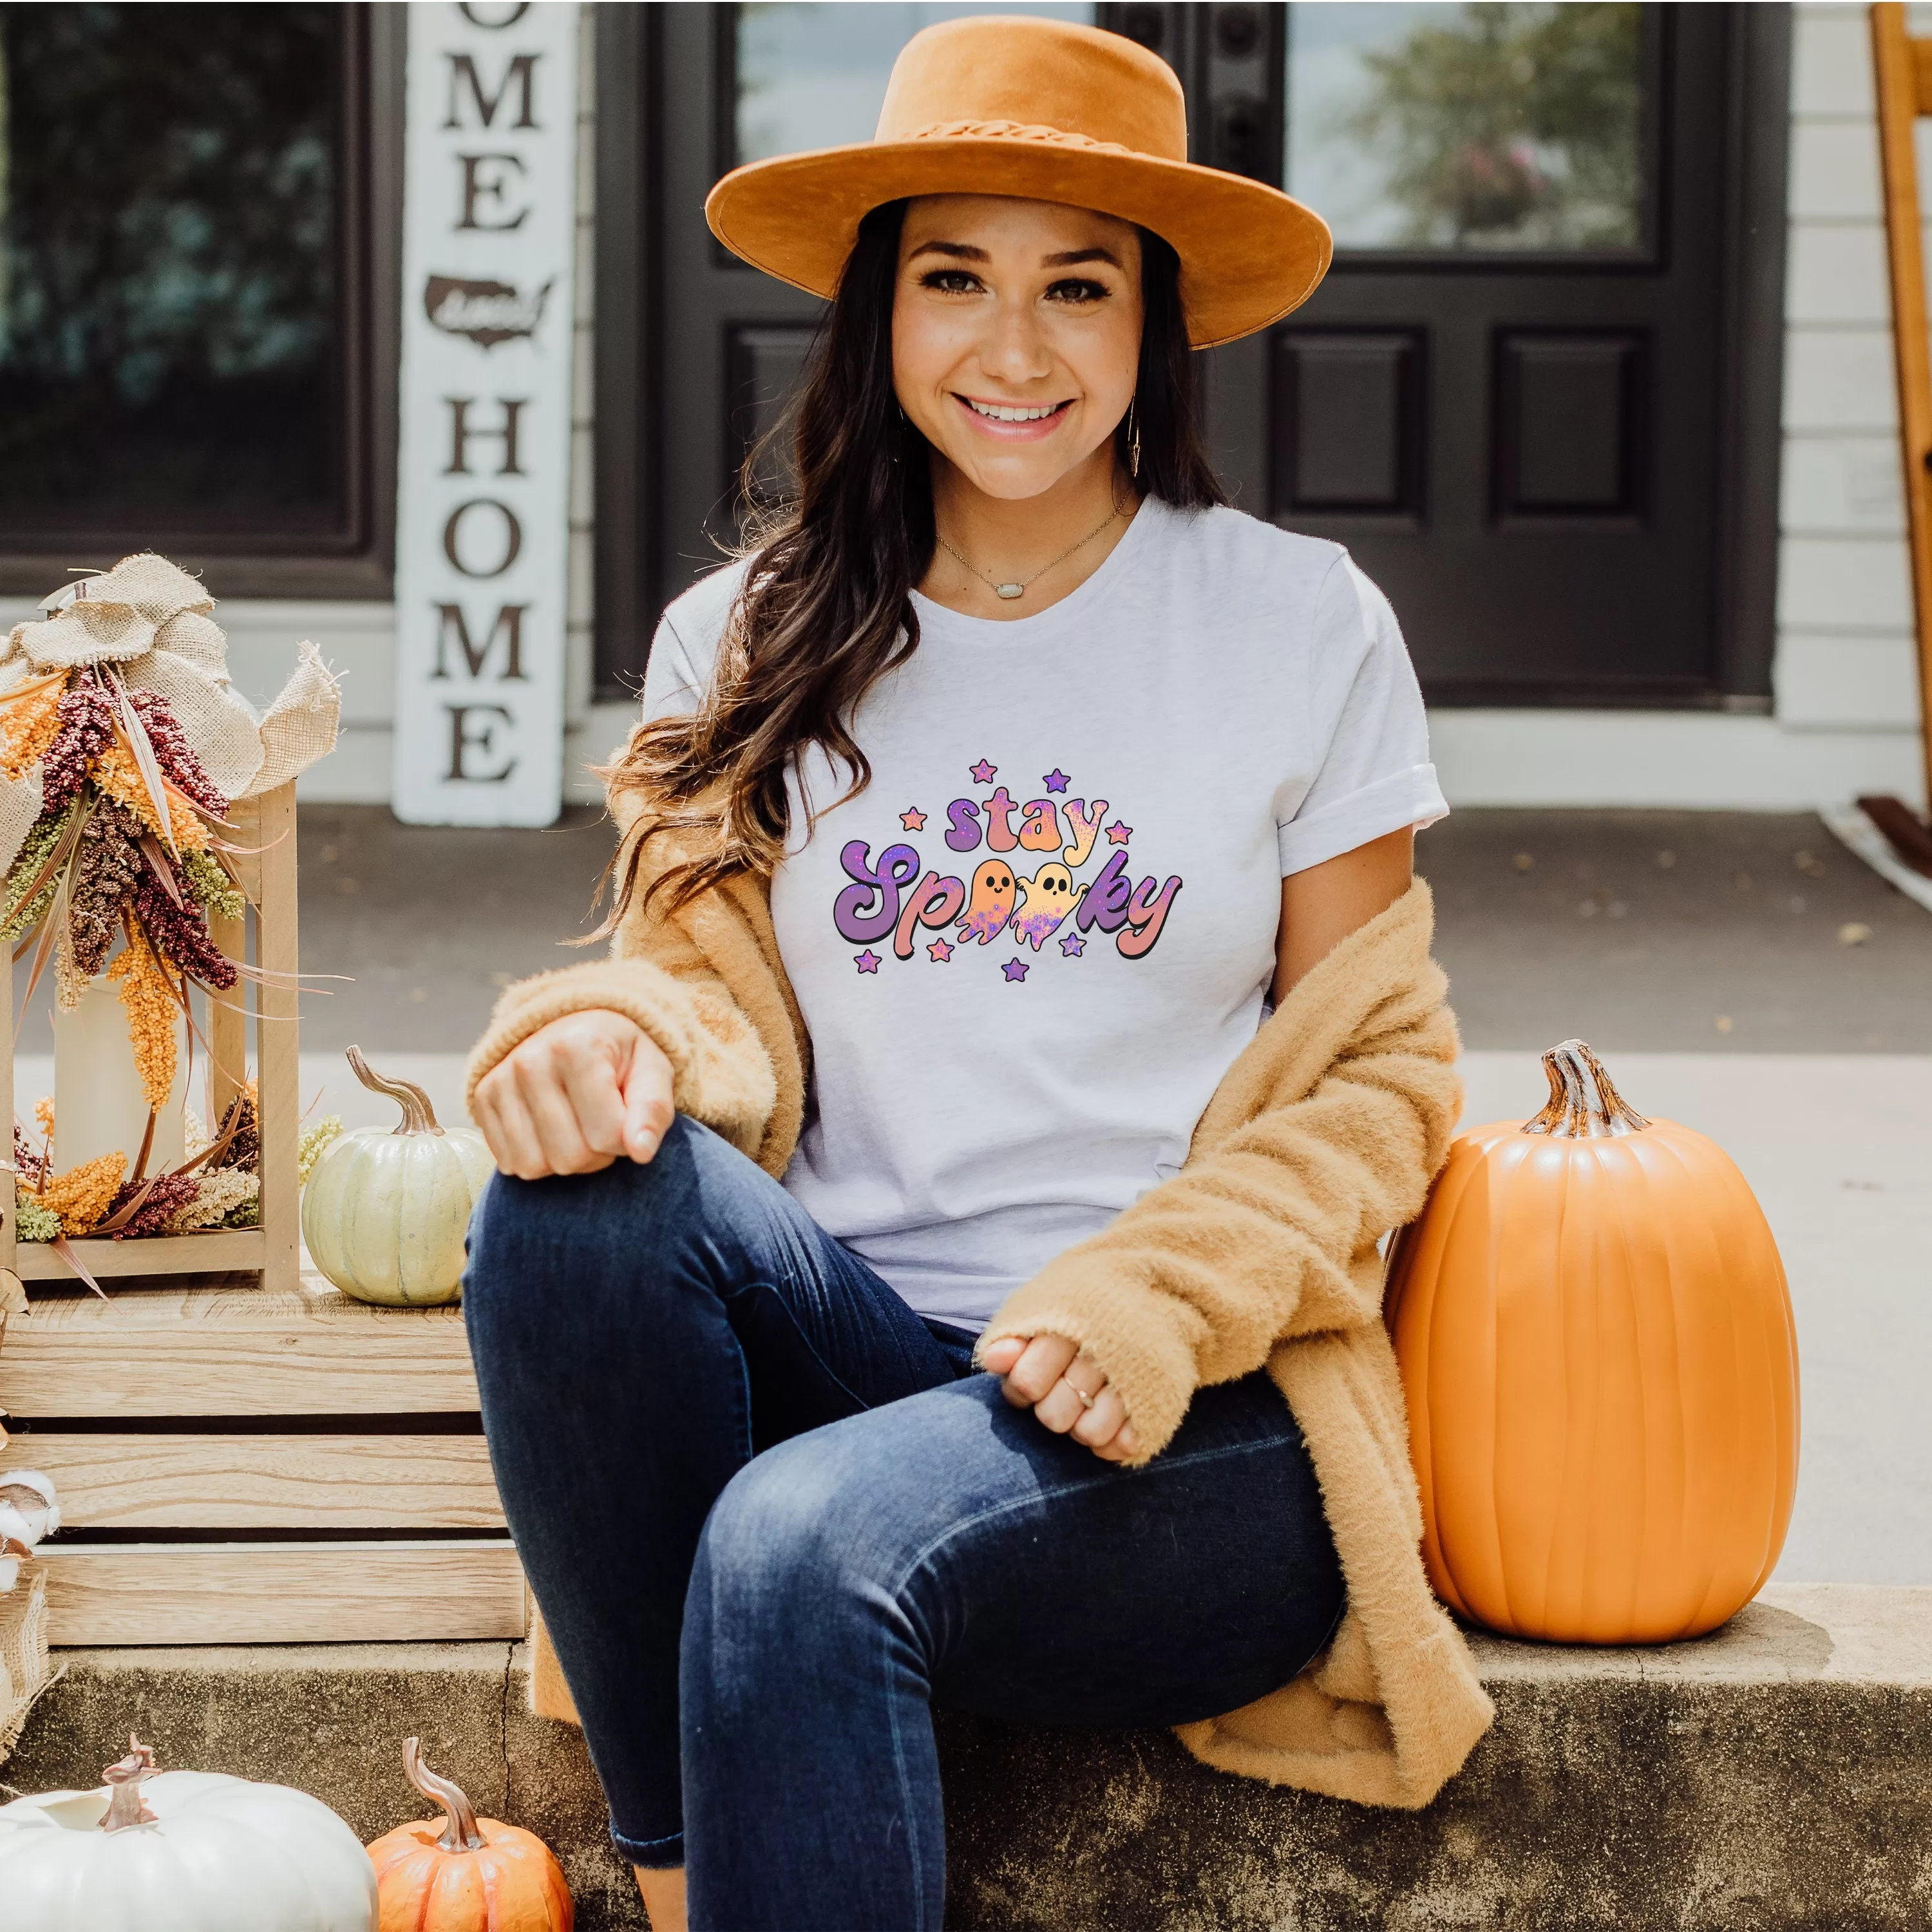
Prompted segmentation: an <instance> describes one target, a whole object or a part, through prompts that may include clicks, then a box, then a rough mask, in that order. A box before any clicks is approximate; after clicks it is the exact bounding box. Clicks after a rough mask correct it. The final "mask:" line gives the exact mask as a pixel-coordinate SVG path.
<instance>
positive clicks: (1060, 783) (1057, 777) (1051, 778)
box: [1040, 765, 1073, 791]
mask: <svg viewBox="0 0 1932 1932" xmlns="http://www.w3.org/2000/svg"><path fill="white" fill-rule="evenodd" d="M1040 783H1041V784H1043V785H1045V786H1046V788H1047V790H1049V791H1064V790H1066V789H1067V787H1068V786H1069V785H1070V784H1072V783H1073V780H1072V779H1071V778H1069V777H1068V776H1067V774H1066V773H1065V772H1063V771H1062V770H1061V769H1060V767H1059V766H1058V765H1055V766H1054V768H1053V769H1052V771H1050V772H1048V773H1047V775H1046V777H1045V778H1042V779H1041V780H1040Z"/></svg>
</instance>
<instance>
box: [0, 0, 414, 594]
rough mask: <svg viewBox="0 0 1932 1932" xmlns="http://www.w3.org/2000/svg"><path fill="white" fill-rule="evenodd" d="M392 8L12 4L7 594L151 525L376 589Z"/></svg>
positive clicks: (169, 541)
mask: <svg viewBox="0 0 1932 1932" xmlns="http://www.w3.org/2000/svg"><path fill="white" fill-rule="evenodd" d="M392 11H393V10H391V9H388V8H378V7H367V6H360V5H329V4H323V0H290V4H287V5H278V6H275V7H262V6H258V5H172V4H163V5H140V6H136V5H114V4H69V0H48V3H46V4H40V5H5V6H0V589H5V590H6V591H8V592H15V593H18V592H23V591H34V590H40V591H44V590H46V589H48V588H50V587H51V586H52V583H53V582H55V581H58V577H59V574H60V572H61V571H62V570H63V569H64V568H66V567H67V566H68V565H96V566H98V565H105V564H108V563H111V562H113V560H114V559H115V556H118V555H120V554H122V553H124V552H126V551H127V550H134V549H139V548H143V547H149V546H152V547H156V548H160V549H165V550H167V551H168V552H169V553H170V554H171V555H175V556H180V557H181V559H183V560H184V561H190V560H192V561H193V562H196V563H197V564H198V563H199V562H203V561H212V560H214V559H237V560H238V563H237V564H236V565H231V566H230V567H229V568H226V570H225V571H224V572H223V579H222V583H223V587H225V588H226V589H227V590H228V592H229V594H231V595H234V594H242V595H250V594H253V595H276V594H283V595H325V596H326V595H386V594H387V588H388V550H389V542H390V536H389V529H388V528H387V525H388V523H389V510H388V507H387V504H386V500H385V499H386V496H389V495H392V491H393V484H392V482H389V484H388V486H387V489H385V488H384V487H382V486H383V484H384V483H385V481H386V479H384V478H382V477H380V475H379V474H378V468H379V459H386V460H391V461H392V460H393V459H392V458H391V457H388V455H387V452H384V451H382V450H381V449H379V443H380V440H381V439H380V437H379V434H378V431H379V429H380V428H382V427H383V425H384V423H385V419H386V417H387V416H388V415H389V413H391V410H392V405H391V406H390V407H389V408H386V407H384V399H383V398H380V396H379V395H378V391H379V389H380V388H381V387H382V386H383V381H384V379H385V378H386V381H387V383H388V384H389V386H391V387H392V386H393V382H394V358H393V354H391V355H390V356H389V357H388V358H387V360H386V366H385V363H384V362H383V359H380V358H379V356H378V354H377V350H378V349H379V347H380V338H381V337H383V336H384V335H389V336H391V337H392V335H393V331H392V328H386V327H385V326H383V320H382V319H381V312H382V309H383V303H382V302H380V300H379V299H378V291H379V287H380V284H382V283H383V281H386V277H384V276H383V275H382V273H381V272H380V255H381V253H382V248H380V247H379V245H378V244H379V237H378V236H377V233H376V232H375V231H376V229H377V228H378V227H379V226H380V227H381V228H383V229H386V230H389V231H391V232H389V233H386V234H385V235H384V236H382V237H381V238H380V241H381V242H382V244H383V245H385V246H392V245H393V240H394V236H393V229H394V226H395V222H394V213H393V211H392V210H390V209H387V208H382V209H380V210H379V209H378V208H377V205H376V202H377V197H375V196H372V194H371V163H372V160H377V159H378V158H379V151H380V149H381V148H383V147H384V146H386V145H389V146H392V145H393V136H392V134H391V133H389V130H387V129H386V127H378V126H377V121H378V119H379V118H380V117H378V116H377V115H374V114H373V113H372V111H371V92H372V87H371V83H372V68H374V65H376V63H375V61H374V58H372V55H373V54H374V43H376V42H377V41H379V40H383V38H384V36H385V35H386V34H387V35H389V37H391V38H393V37H395V24H396V23H394V22H392V21H389V20H385V19H384V18H383V16H385V15H386V14H389V13H391V12H392ZM397 65H398V68H399V65H400V63H399V62H398V64H397ZM390 165H391V166H392V167H393V163H390ZM379 213H380V216H381V217H382V218H381V220H380V221H377V220H372V218H371V217H372V214H379ZM244 559H245V560H246V561H245V562H240V561H239V560H244ZM49 569H51V570H52V572H53V575H52V577H51V578H49V577H48V571H49Z"/></svg>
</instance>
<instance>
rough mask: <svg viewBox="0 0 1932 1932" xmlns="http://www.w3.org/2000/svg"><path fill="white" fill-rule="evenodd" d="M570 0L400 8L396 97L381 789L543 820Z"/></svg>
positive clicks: (559, 480)
mask: <svg viewBox="0 0 1932 1932" xmlns="http://www.w3.org/2000/svg"><path fill="white" fill-rule="evenodd" d="M581 17H582V9H581V8H580V7H578V6H577V5H574V0H554V4H547V5H541V6H534V5H520V4H517V0H460V4H449V0H417V4H416V5H412V6H411V7H410V8H409V10H408V19H409V37H410V38H409V65H408V71H407V78H406V83H405V87H404V95H405V109H404V118H405V122H406V135H405V139H404V214H403V290H402V336H403V364H402V377H401V383H402V389H401V393H402V410H401V446H400V450H399V454H398V477H397V490H396V496H397V508H396V652H395V666H396V682H395V738H394V745H395V751H394V757H393V763H392V772H391V783H390V798H391V802H392V804H393V805H394V806H395V811H396V815H397V816H398V817H399V818H401V819H404V820H406V821H407V822H408V823H411V824H416V825H547V824H549V823H551V822H552V821H553V820H554V819H555V818H556V814H557V811H558V809H559V806H560V805H561V804H562V795H563V778H564V766H563V741H564V724H565V719H564V709H563V705H564V691H565V641H566V637H567V635H568V631H567V619H568V610H567V608H566V600H567V595H568V570H567V568H566V565H567V562H568V546H569V517H570V365H571V318H572V316H573V314H574V311H575V307H576V305H575V302H574V299H573V296H572V287H571V285H572V281H573V279H574V273H575V260H574V239H575V235H576V221H577V210H576V200H575V196H576V182H577V79H578V68H577V46H578V36H579V34H580V31H582V19H581Z"/></svg>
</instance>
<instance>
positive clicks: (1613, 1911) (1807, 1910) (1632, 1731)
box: [0, 1585, 1932, 1932]
mask: <svg viewBox="0 0 1932 1932" xmlns="http://www.w3.org/2000/svg"><path fill="white" fill-rule="evenodd" d="M1477 1654H1478V1660H1479V1662H1480V1664H1481V1669H1482V1672H1483V1675H1484V1680H1485V1682H1487V1684H1488V1685H1490V1689H1491V1691H1492V1692H1493V1694H1494V1696H1495V1697H1496V1702H1497V1704H1498V1706H1499V1711H1500V1714H1501V1715H1500V1718H1499V1722H1498V1724H1497V1725H1496V1729H1495V1730H1494V1731H1493V1733H1491V1735H1490V1736H1489V1737H1488V1738H1487V1739H1485V1740H1484V1742H1483V1744H1482V1745H1481V1746H1480V1747H1479V1748H1478V1751H1477V1752H1476V1754H1475V1757H1473V1758H1472V1760H1471V1762H1470V1763H1469V1766H1468V1767H1467V1768H1466V1770H1465V1771H1464V1772H1463V1775H1461V1776H1460V1778H1457V1780H1456V1781H1454V1783H1453V1784H1451V1786H1450V1787H1449V1788H1448V1790H1447V1791H1446V1792H1445V1793H1444V1794H1443V1796H1442V1798H1441V1799H1439V1800H1438V1801H1437V1802H1436V1805H1433V1807H1432V1808H1430V1810H1429V1811H1427V1812H1425V1813H1422V1814H1416V1815H1409V1814H1397V1813H1391V1812H1373V1811H1364V1810H1361V1809H1359V1808H1355V1807H1353V1806H1350V1805H1342V1804H1338V1803H1335V1802H1331V1801H1328V1800H1325V1799H1316V1798H1310V1797H1307V1796H1304V1795H1303V1794H1301V1793H1295V1792H1290V1791H1282V1790H1270V1789H1268V1787H1265V1786H1262V1785H1258V1784H1253V1783H1251V1782H1250V1781H1246V1780H1244V1779H1239V1778H1229V1777H1226V1776H1223V1775H1220V1774H1219V1773H1217V1772H1211V1771H1208V1770H1206V1769H1203V1768H1202V1766H1199V1765H1198V1764H1196V1763H1194V1762H1193V1760H1191V1759H1190V1758H1189V1757H1187V1754H1185V1753H1184V1751H1182V1750H1181V1748H1180V1746H1179V1745H1178V1744H1176V1743H1175V1741H1174V1740H1173V1739H1172V1738H1170V1737H1169V1736H1166V1734H1165V1733H1118V1734H1106V1735H1097V1734H1091V1733H1052V1732H1028V1731H1019V1730H1011V1729H1009V1728H1007V1727H1003V1726H999V1725H995V1724H986V1723H982V1722H979V1721H974V1720H970V1719H962V1718H958V1717H956V1716H950V1717H948V1718H946V1719H945V1720H944V1724H943V1729H942V1739H943V1743H944V1750H945V1754H946V1760H947V1802H948V1830H949V1833H950V1840H951V1864H952V1870H953V1882H952V1900H951V1906H950V1910H949V1912H948V1914H947V1924H948V1925H949V1926H950V1927H954V1928H956V1932H995V1928H997V1932H1022V1928H1024V1932H1290V1928H1293V1932H1370V1928H1375V1932H1437V1928H1446V1927H1455V1928H1457V1929H1458V1932H1463V1928H1472V1932H1473V1928H1484V1932H1488V1928H1496V1932H1666V1928H1667V1932H1894V1928H1896V1932H1918V1928H1923V1927H1925V1926H1926V1925H1927V1924H1932V1852H1928V1851H1927V1846H1932V1590H1926V1589H1884V1588H1878V1587H1867V1586H1829V1585H1818V1586H1806V1585H1786V1586H1777V1587H1775V1588H1774V1589H1772V1590H1770V1591H1769V1592H1766V1595H1765V1596H1764V1597H1763V1598H1762V1599H1760V1601H1758V1602H1757V1604H1753V1605H1752V1606H1751V1607H1750V1608H1748V1610H1745V1611H1744V1612H1742V1613H1741V1614H1740V1615H1739V1616H1737V1617H1736V1618H1735V1619H1733V1621H1732V1622H1731V1623H1730V1625H1727V1626H1726V1628H1724V1630H1722V1631H1718V1632H1717V1633H1716V1634H1714V1635H1713V1636H1712V1637H1708V1638H1706V1639H1705V1640H1702V1641H1701V1642H1699V1643H1690V1644H1682V1645H1676V1646H1671V1647H1670V1648H1668V1649H1661V1650H1652V1651H1641V1652H1640V1651H1577V1650H1568V1649H1550V1648H1546V1647H1543V1646H1532V1645H1525V1644H1512V1643H1503V1642H1501V1641H1499V1640H1495V1639H1493V1638H1487V1637H1485V1638H1480V1639H1478V1640H1477ZM64 1661H65V1663H66V1665H67V1675H66V1676H65V1678H64V1679H62V1682H60V1683H59V1684H58V1685H55V1688H53V1689H52V1691H49V1694H47V1696H46V1698H45V1699H44V1700H43V1701H42V1703H41V1704H40V1706H39V1707H38V1709H37V1710H36V1711H35V1712H34V1716H33V1718H32V1719H31V1721H30V1723H29V1724H28V1729H27V1732H26V1736H25V1737H24V1738H23V1739H22V1741H21V1743H20V1748H19V1750H18V1751H17V1753H16V1754H15V1756H14V1757H13V1759H12V1760H11V1761H10V1763H8V1764H7V1766H5V1768H4V1769H0V1777H3V1778H5V1780H6V1781H8V1782H9V1783H10V1784H13V1785H15V1786H17V1787H18V1788H20V1790H46V1789H48V1788H50V1787H56V1786H63V1785H85V1784H92V1783H94V1782H95V1781H96V1780H97V1779H98V1775H99V1770H100V1767H101V1766H102V1765H103V1764H104V1763H107V1761H108V1760H109V1759H110V1757H112V1756H113V1754H114V1753H115V1751H116V1750H117V1749H119V1748H123V1741H124V1739H125V1738H126V1736H127V1732H128V1730H129V1729H130V1727H133V1728H135V1729H137V1730H139V1732H140V1733H141V1736H142V1738H143V1739H144V1740H145V1741H147V1742H151V1743H152V1744H153V1745H154V1746H155V1747H156V1749H157V1752H158V1754H159V1756H160V1761H161V1762H162V1763H163V1765H174V1766H187V1767H191V1768H196V1769H205V1770H225V1771H233V1772H239V1773H242V1775H246V1776H249V1777H254V1778H274V1779H276V1780H278V1781H281V1782H284V1783H287V1784H295V1785H298V1786H300V1787H302V1788H304V1789H305V1790H310V1791H313V1792H314V1793H317V1795H318V1796H321V1797H322V1798H323V1799H326V1800H327V1802H329V1803H330V1804H331V1805H334V1806H335V1808H337V1809H338V1811H341V1813H342V1814H343V1815H344V1817H346V1818H347V1819H348V1820H349V1822H350V1823H351V1825H353V1826H354V1827H355V1829H356V1831H357V1832H359V1834H361V1835H362V1837H363V1838H365V1839H367V1838H372V1837H374V1835H376V1834H377V1832H381V1831H384V1830H386V1829H389V1827H390V1826H393V1825H395V1824H397V1823H400V1822H401V1820H404V1819H405V1818H409V1817H416V1816H418V1815H419V1814H420V1813H421V1811H422V1805H421V1804H420V1802H419V1801H418V1800H417V1799H416V1796H415V1794H414V1793H412V1792H411V1791H410V1790H409V1788H408V1787H407V1785H406V1784H405V1783H404V1779H403V1775H402V1771H401V1763H400V1757H399V1745H400V1741H401V1739H402V1738H403V1737H404V1736H407V1735H409V1734H410V1733H416V1734H418V1735H419V1736H421V1737H422V1739H423V1742H424V1748H425V1752H426V1754H427V1755H428V1757H429V1759H430V1761H431V1763H433V1764H434V1765H435V1766H437V1768H438V1769H441V1770H443V1771H446V1772H448V1773H449V1775H451V1776H452V1777H454V1778H456V1779H458V1781H460V1783H462V1784H463V1785H464V1786H465V1787H466V1788H467V1790H469V1794H470V1796H471V1797H472V1799H475V1802H476V1804H477V1805H478V1809H479V1810H481V1811H485V1812H487V1813H489V1814H491V1815H493V1816H496V1817H508V1818H509V1819H510V1820H512V1821H513V1822H514V1823H518V1824H521V1825H525V1826H529V1827H531V1828H532V1829H535V1830H536V1831H538V1832H541V1833H542V1834H543V1835H544V1837H545V1838H547V1840H548V1841H549V1842H550V1843H551V1844H552V1845H553V1846H555V1847H556V1850H557V1852H558V1855H559V1857H560V1858H562V1861H563V1863H564V1867H565V1870H566V1871H567V1872H568V1874H569V1877H570V1881H571V1886H572V1888H573V1889H574V1891H575V1893H576V1896H577V1906H578V1919H577V1923H578V1924H579V1926H580V1927H582V1928H583V1932H606V1928H618V1927H623V1928H638V1927H643V1924H644V1922H645V1921H644V1919H643V1913H642V1911H641V1909H640V1907H639V1906H638V1904H637V1900H636V1896H635V1894H634V1891H632V1889H631V1885H630V1881H629V1879H628V1874H627V1873H625V1870H623V1868H622V1867H621V1865H620V1864H619V1861H618V1860H617V1858H616V1855H615V1854H614V1853H613V1852H612V1850H611V1849H610V1845H609V1843H608V1841H607V1840H606V1838H604V1819H603V1812H602V1808H601V1802H600V1801H599V1798H598V1791H597V1787H596V1783H595V1779H594V1778H593V1777H592V1775H591V1772H590V1769H589V1763H588V1762H587V1760H586V1757H585V1756H584V1753H583V1745H582V1742H581V1739H580V1738H579V1736H578V1735H577V1733H576V1732H575V1731H574V1730H572V1729H571V1728H569V1727H566V1726H562V1725H557V1724H549V1723H546V1722H544V1721H541V1720H539V1719H537V1718H532V1717H531V1716H529V1715H528V1713H527V1711H526V1708H525V1688H526V1687H525V1684H524V1681H523V1672H524V1662H523V1650H522V1647H521V1646H519V1645H513V1644H508V1643H464V1644H441V1645H437V1644H397V1645H384V1646H360V1645H316V1646H305V1647H302V1648H287V1649H284V1648H269V1647H262V1648H247V1649H115V1650H82V1651H71V1652H67V1653H65V1658H64Z"/></svg>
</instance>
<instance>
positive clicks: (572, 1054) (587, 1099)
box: [472, 1007, 676, 1181]
mask: <svg viewBox="0 0 1932 1932" xmlns="http://www.w3.org/2000/svg"><path fill="white" fill-rule="evenodd" d="M673 1085H674V1079H673V1074H672V1072H671V1064H670V1061H668V1060H667V1059H666V1058H664V1053H663V1052H662V1050H661V1049H660V1048H659V1047H658V1044H657V1043H656V1042H655V1040H652V1038H651V1037H650V1036H649V1034H646V1032H645V1031H644V1030H643V1028H641V1027H640V1026H639V1025H637V1022H635V1021H634V1020H629V1019H625V1017H624V1016H623V1015H622V1013H611V1012H610V1011H608V1010H605V1009H604V1008H601V1007H593V1008H590V1009H588V1010H585V1011H583V1012H581V1013H567V1014H565V1016H564V1017H563V1018H562V1019H555V1020H552V1021H551V1022H550V1024H549V1025H547V1026H543V1027H539V1028H538V1029H537V1030H536V1031H535V1032H534V1033H533V1034H531V1035H530V1036H529V1038H528V1039H527V1040H524V1041H523V1042H522V1043H521V1044H520V1045H519V1046H517V1048H516V1049H514V1052H510V1053H508V1054H506V1055H505V1056H504V1058H502V1060H500V1061H498V1062H497V1064H496V1066H494V1067H492V1068H491V1069H490V1071H489V1073H487V1074H486V1075H485V1076H484V1077H483V1079H481V1080H479V1081H478V1082H477V1083H476V1094H475V1101H474V1103H473V1106H472V1112H474V1113H475V1117H476V1124H477V1125H478V1127H480V1128H481V1129H482V1130H483V1138H484V1140H485V1141H487V1142H488V1143H489V1146H490V1153H491V1154H492V1155H493V1157H495V1159H496V1165H497V1166H499V1168H501V1169H502V1171H503V1172H505V1174H510V1175H515V1176H516V1178H517V1179H518V1180H519V1181H541V1180H543V1179H544V1178H546V1177H547V1176H548V1175H553V1174H595V1173H596V1172H598V1169H601V1168H606V1167H608V1166H610V1163H612V1162H613V1160H616V1159H617V1158H618V1157H619V1155H622V1156H623V1157H625V1159H627V1160H636V1161H646V1160H649V1159H650V1157H652V1155H653V1154H655V1153H656V1152H657V1151H658V1143H659V1142H661V1141H662V1140H663V1139H664V1134H665V1132H666V1130H667V1129H668V1128H669V1127H670V1124H671V1121H672V1120H673V1118H674V1115H675V1112H676V1109H675V1106H674V1104H673V1100H672V1088H673Z"/></svg>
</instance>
